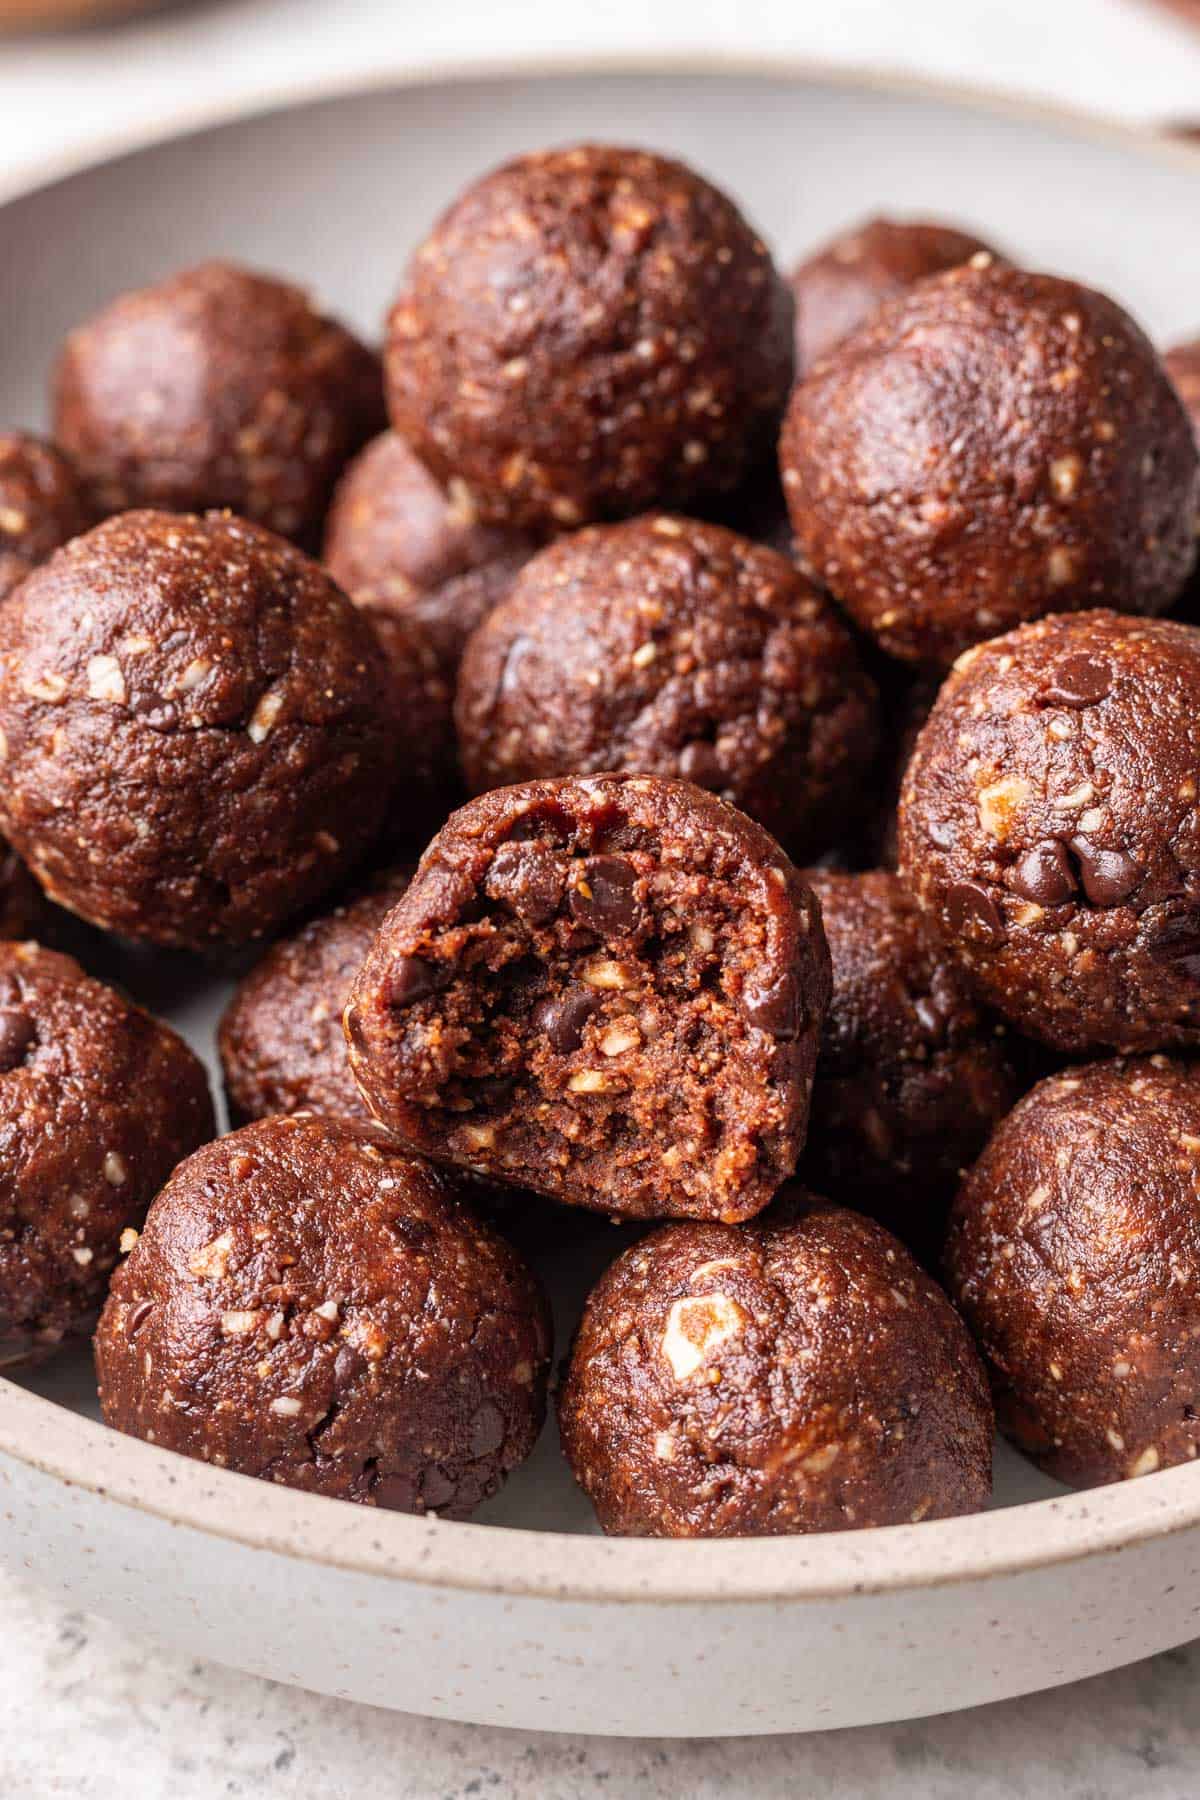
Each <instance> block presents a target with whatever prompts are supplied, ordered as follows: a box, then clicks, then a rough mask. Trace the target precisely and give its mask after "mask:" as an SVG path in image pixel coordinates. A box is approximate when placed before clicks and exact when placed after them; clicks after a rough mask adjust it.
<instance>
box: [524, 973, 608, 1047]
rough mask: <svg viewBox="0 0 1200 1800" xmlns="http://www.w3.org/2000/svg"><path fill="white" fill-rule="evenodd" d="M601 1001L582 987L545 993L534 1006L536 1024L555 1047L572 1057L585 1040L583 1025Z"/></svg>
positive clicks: (534, 1021)
mask: <svg viewBox="0 0 1200 1800" xmlns="http://www.w3.org/2000/svg"><path fill="white" fill-rule="evenodd" d="M599 1004H600V1000H599V996H598V995H596V994H593V993H591V992H589V990H588V989H587V988H583V987H573V988H568V989H567V990H566V992H565V993H562V994H546V995H544V996H543V997H542V999H540V1000H539V1001H538V1003H537V1005H536V1006H535V1007H534V1009H533V1023H534V1025H535V1026H536V1027H537V1029H538V1030H539V1031H541V1032H544V1033H545V1035H546V1036H547V1037H548V1038H549V1040H550V1045H551V1048H552V1049H554V1050H557V1051H558V1053H559V1055H560V1056H569V1055H570V1054H571V1052H572V1051H573V1050H578V1048H579V1046H580V1044H581V1043H582V1042H583V1028H584V1026H585V1025H586V1024H587V1022H588V1020H589V1019H590V1018H591V1016H592V1014H593V1013H594V1012H595V1010H596V1008H597V1007H598V1006H599Z"/></svg>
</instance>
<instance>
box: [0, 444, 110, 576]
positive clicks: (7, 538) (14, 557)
mask: <svg viewBox="0 0 1200 1800" xmlns="http://www.w3.org/2000/svg"><path fill="white" fill-rule="evenodd" d="M91 523H92V508H91V505H90V503H89V501H88V498H87V496H86V494H85V493H84V489H83V484H82V482H81V481H80V479H79V476H78V474H77V472H76V470H75V468H74V467H73V465H72V464H71V462H70V461H69V459H68V458H67V457H65V456H64V455H63V453H62V451H61V450H59V449H58V448H57V446H56V445H54V444H48V443H45V442H44V441H43V440H42V439H41V438H35V437H30V436H29V434H28V433H27V432H23V431H0V600H3V599H4V597H5V595H6V594H11V593H12V590H13V589H14V588H15V587H16V585H17V583H18V582H19V581H24V579H25V577H26V575H28V574H29V572H30V570H31V569H36V568H37V566H38V564H39V563H43V562H45V560H46V558H47V557H48V556H50V555H51V554H52V553H53V552H54V551H55V550H57V549H58V548H59V547H60V545H62V544H65V543H67V542H68V540H69V539H71V538H73V537H78V535H79V533H80V532H81V531H86V530H87V528H88V526H89V525H90V524H91Z"/></svg>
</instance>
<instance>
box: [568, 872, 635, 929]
mask: <svg viewBox="0 0 1200 1800" xmlns="http://www.w3.org/2000/svg"><path fill="white" fill-rule="evenodd" d="M636 885H637V871H636V869H634V867H633V865H632V863H627V862H626V861H625V859H624V858H623V857H620V856H589V857H588V859H587V861H586V862H585V863H584V865H583V870H582V873H581V874H580V876H579V878H578V879H577V881H576V884H575V886H574V887H573V888H572V889H571V915H572V917H573V918H576V919H578V920H579V922H580V924H581V925H587V926H590V927H591V929H592V930H593V931H597V932H599V933H600V936H601V937H613V936H615V937H620V936H622V935H624V934H625V933H627V932H630V931H632V930H633V928H634V926H635V925H636V924H637V922H638V918H639V915H640V910H641V909H640V908H639V906H638V903H637V896H636V895H635V893H634V888H635V887H636Z"/></svg>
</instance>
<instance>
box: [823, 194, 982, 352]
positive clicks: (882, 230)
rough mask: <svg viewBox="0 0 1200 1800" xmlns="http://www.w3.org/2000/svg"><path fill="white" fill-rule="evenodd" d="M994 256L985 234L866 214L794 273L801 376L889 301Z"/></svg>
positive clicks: (931, 223)
mask: <svg viewBox="0 0 1200 1800" xmlns="http://www.w3.org/2000/svg"><path fill="white" fill-rule="evenodd" d="M993 261H995V251H993V250H992V249H990V248H989V246H988V245H987V244H985V243H984V242H983V240H982V239H981V238H977V237H972V236H971V234H970V233H969V232H966V231H961V230H959V228H958V227H957V226H955V225H945V224H940V223H937V222H935V221H934V220H927V219H884V218H877V219H866V220H864V222H863V223H862V224H861V225H858V226H855V227H853V228H852V229H851V230H849V231H843V232H839V233H838V235H837V237H835V238H832V239H831V240H830V241H829V243H827V244H822V245H821V246H820V248H819V249H817V250H814V251H812V252H811V253H810V254H809V255H808V256H806V257H805V258H804V261H803V262H801V263H798V264H797V266H796V268H795V269H793V271H792V274H791V277H790V279H791V288H792V294H793V296H794V298H795V302H796V374H797V375H798V376H804V375H807V373H808V371H809V370H810V369H811V368H812V367H813V366H814V364H815V363H818V362H820V360H821V358H822V357H823V356H826V355H828V353H829V351H830V350H832V349H833V347H834V345H835V344H836V343H838V342H840V340H841V339H842V338H844V337H845V336H846V334H847V332H849V331H852V330H853V329H854V327H855V326H856V325H861V324H862V322H863V320H864V319H869V318H870V316H871V314H872V313H873V312H875V311H876V310H877V309H878V308H879V307H880V306H881V305H882V304H883V302H884V301H885V300H890V299H891V298H892V296H893V295H895V294H901V293H903V292H904V291H905V290H906V289H907V288H910V287H912V286H913V285H914V283H916V282H918V281H923V280H924V279H925V278H926V277H927V276H929V275H941V274H944V273H945V271H946V270H947V269H957V268H960V267H961V266H962V264H963V263H969V262H973V263H974V265H975V266H976V267H977V268H982V267H985V266H986V265H987V264H988V263H991V262H993Z"/></svg>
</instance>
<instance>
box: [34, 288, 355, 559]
mask: <svg viewBox="0 0 1200 1800" xmlns="http://www.w3.org/2000/svg"><path fill="white" fill-rule="evenodd" d="M54 419H55V436H56V438H57V440H58V442H59V443H60V444H61V445H62V447H63V448H64V449H65V450H67V451H68V452H69V453H70V454H71V455H72V456H73V457H74V458H75V461H76V463H77V465H78V467H79V469H80V471H81V472H82V474H83V476H84V477H85V479H86V480H87V482H88V484H89V486H90V487H91V488H92V490H93V492H94V494H95V496H96V500H97V502H98V504H99V506H100V508H101V510H102V511H104V512H110V513H112V512H120V511H123V510H125V509H126V508H131V507H139V506H154V507H163V508H166V509H168V510H170V511H178V512H204V511H206V510H207V509H208V508H210V507H212V508H220V507H229V508H230V510H231V511H233V512H236V513H238V514H240V515H241V516H242V517H244V518H247V519H253V520H254V521H255V522H256V523H257V524H260V525H266V526H268V527H269V528H270V529H271V530H272V531H278V532H280V533H281V534H282V535H283V536H284V537H294V538H298V539H301V540H303V541H304V542H310V541H311V540H312V538H313V536H314V533H316V532H317V531H318V530H319V527H320V524H321V520H322V518H323V517H324V513H325V508H326V506H327V505H328V502H329V496H330V493H331V491H332V489H333V484H334V482H335V481H336V480H337V477H338V475H339V474H340V473H341V470H342V468H343V466H344V464H345V463H346V461H347V459H348V458H349V457H351V456H352V455H353V454H354V452H355V451H356V450H357V449H358V448H359V446H360V445H361V444H363V443H365V442H366V440H367V439H368V438H369V437H370V436H371V435H372V434H373V433H374V432H376V431H378V430H379V428H380V426H381V425H382V423H383V397H382V382H381V377H380V371H379V362H378V359H377V358H376V357H375V356H374V355H373V354H372V353H371V351H369V350H367V349H366V347H365V346H364V345H362V344H360V343H359V342H358V340H357V338H355V337H353V336H352V335H351V333H350V332H348V331H347V330H346V329H345V328H344V327H343V326H341V325H339V324H337V323H336V321H335V320H333V319H328V318H325V317H324V316H323V315H322V314H321V313H319V312H317V311H316V309H315V308H314V306H313V304H312V302H311V300H310V299H309V297H308V295H307V294H305V293H304V292H303V291H302V290H301V289H300V288H296V287H292V286H291V285H289V284H288V283H287V282H284V281H277V280H275V279H273V278H272V277H271V276H267V275H259V274H255V273H253V272H252V271H250V270H248V269H241V268H237V267H236V266H234V265H233V264H230V263H220V262H210V263H204V264H202V265H201V266H200V267H199V268H195V269H185V270H183V271H181V272H180V273H179V274H177V275H172V276H170V277H169V278H168V279H167V280H166V281H162V282H159V283H158V284H157V285H156V286H154V287H148V288H141V289H139V290H138V291H137V292H134V293H128V294H122V295H121V296H120V297H119V298H118V299H116V300H114V301H113V302H112V303H111V305H109V306H107V307H106V308H105V309H104V311H103V312H100V313H98V314H97V315H96V316H95V317H94V318H92V319H89V320H88V321H87V322H86V323H85V324H83V325H80V326H78V327H77V328H76V329H75V330H74V331H73V332H72V333H71V334H70V336H69V337H68V338H67V341H66V344H65V345H64V347H63V351H62V355H61V357H60V359H59V364H58V369H57V372H56V376H55V394H54Z"/></svg>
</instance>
